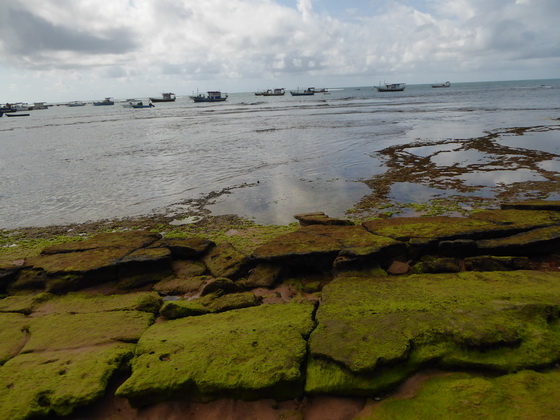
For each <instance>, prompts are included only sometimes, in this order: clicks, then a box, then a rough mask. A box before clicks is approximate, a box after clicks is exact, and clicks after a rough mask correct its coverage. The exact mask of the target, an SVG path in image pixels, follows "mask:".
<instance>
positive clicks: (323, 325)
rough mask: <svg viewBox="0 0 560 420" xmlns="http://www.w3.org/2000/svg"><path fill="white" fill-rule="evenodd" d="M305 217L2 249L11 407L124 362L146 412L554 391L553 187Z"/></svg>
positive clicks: (558, 280) (41, 413)
mask: <svg viewBox="0 0 560 420" xmlns="http://www.w3.org/2000/svg"><path fill="white" fill-rule="evenodd" d="M298 220H300V221H301V226H299V227H298V226H295V225H292V226H289V227H278V228H275V227H266V228H263V232H260V233H259V231H258V227H255V226H253V225H251V226H245V227H244V226H237V227H236V228H235V229H228V230H227V234H222V235H215V234H213V235H209V236H208V237H203V235H201V234H200V232H198V233H197V234H196V235H195V234H192V235H188V234H187V235H183V236H181V235H178V234H177V232H175V233H173V234H161V233H154V232H152V231H146V230H141V229H138V230H129V231H126V232H114V233H103V234H101V235H97V236H92V237H88V238H82V239H81V240H76V239H75V238H68V240H67V241H64V240H62V239H61V238H60V237H57V239H56V243H55V244H54V245H53V244H52V243H51V244H50V245H49V246H48V247H45V248H44V249H43V250H42V252H31V253H30V252H28V251H26V250H24V249H22V255H21V257H22V258H18V256H17V255H16V254H14V247H11V248H9V249H8V248H0V257H2V256H3V257H2V258H0V261H2V263H1V264H0V294H2V298H1V299H0V388H1V389H3V390H4V392H2V393H0V419H1V420H4V419H27V418H40V417H50V418H54V417H57V416H59V417H60V416H62V417H64V416H68V415H70V414H71V413H73V412H75V410H77V409H79V408H83V407H86V408H87V407H92V406H93V405H95V404H97V403H98V401H99V400H100V399H101V397H102V396H103V395H104V394H106V393H108V392H109V390H110V389H111V388H110V387H109V383H110V380H111V378H112V377H114V376H115V375H117V374H119V375H122V374H124V375H125V376H126V378H124V379H125V380H124V381H123V383H122V384H121V385H120V387H119V388H118V390H117V391H116V393H115V395H116V396H114V397H113V398H115V399H120V400H124V401H128V403H129V404H130V405H129V410H133V411H134V410H136V412H140V411H142V410H143V408H141V407H144V406H147V405H153V404H161V403H164V402H166V401H177V400H181V401H187V400H197V401H209V400H213V399H217V398H224V397H229V398H235V399H242V400H260V399H263V398H267V399H270V398H271V399H274V400H279V401H280V400H286V399H298V400H300V401H303V400H304V399H306V398H307V399H309V398H315V396H320V395H325V394H328V395H333V396H352V397H360V398H364V400H363V401H364V402H365V399H366V398H373V397H376V398H377V399H381V400H382V401H381V403H375V402H373V403H371V404H368V405H367V406H366V407H365V408H364V410H363V411H362V413H361V414H359V415H358V414H357V413H356V417H355V418H356V419H358V418H359V419H369V418H371V419H373V418H388V417H390V418H418V417H414V416H411V415H410V413H415V412H418V413H427V414H426V416H427V417H429V416H430V415H432V416H440V417H442V418H443V417H445V418H472V416H474V415H475V414H476V416H482V415H484V416H486V417H490V418H492V415H489V414H488V413H495V414H496V415H495V416H494V417H495V418H500V416H501V414H503V413H505V414H504V415H506V417H507V413H509V412H508V411H507V409H505V411H504V408H500V407H498V405H499V404H501V405H502V407H503V406H504V405H507V404H506V403H504V401H505V400H504V398H505V399H506V400H508V401H509V400H511V399H515V406H516V409H518V410H519V412H520V413H528V414H527V415H528V416H529V417H530V418H549V414H550V413H555V412H558V410H560V403H559V402H558V401H560V391H559V389H560V387H558V386H557V383H558V373H557V370H556V369H555V366H556V364H557V363H558V362H559V361H560V350H559V349H560V271H559V268H558V262H559V259H560V255H559V254H560V252H559V251H558V250H559V249H560V248H559V247H558V245H559V244H560V203H559V202H550V201H548V202H545V203H543V204H542V205H539V203H537V202H531V203H508V204H506V205H504V209H503V210H491V211H484V212H478V213H476V214H473V215H472V216H470V217H463V218H459V217H433V218H429V217H428V218H426V217H423V218H395V219H387V220H373V221H369V222H365V223H363V224H359V225H357V224H352V223H350V222H348V221H345V220H336V219H333V218H330V217H328V216H326V215H322V214H321V213H313V214H310V215H298ZM265 232H266V233H265ZM243 238H245V239H246V241H245V242H243V240H242V239H243ZM230 239H231V241H230ZM3 251H6V252H5V253H3ZM6 255H9V258H6ZM434 368H435V369H438V371H437V372H438V374H437V375H435V376H434V377H433V378H432V377H431V376H430V377H429V378H427V379H426V380H425V381H424V380H423V381H420V382H421V384H420V385H418V384H417V386H416V387H415V388H414V394H415V395H417V398H413V399H411V398H409V397H407V398H402V393H403V391H402V388H399V387H405V388H406V387H407V386H409V385H407V384H409V381H412V380H414V378H417V377H418V376H419V375H420V376H422V375H426V373H425V372H430V370H431V369H434ZM127 372H128V373H127ZM449 372H459V373H449ZM461 372H464V373H461ZM529 389H534V390H535V391H534V392H537V393H539V394H538V395H537V396H535V395H531V394H529V391H528V390H529ZM434 390H437V392H436V391H434ZM481 390H484V396H482V395H483V394H482V393H481V392H482V391H481ZM111 392H114V391H111ZM475 397H476V398H475ZM471 400H472V401H474V400H476V403H473V404H467V403H465V401H471ZM535 401H537V402H538V401H543V403H542V404H537V403H535ZM544 402H546V403H544ZM134 407H135V408H134ZM430 407H431V408H430ZM426 410H428V411H426ZM429 410H432V411H429ZM493 410H495V411H493ZM296 411H297V410H296ZM92 418H93V417H92Z"/></svg>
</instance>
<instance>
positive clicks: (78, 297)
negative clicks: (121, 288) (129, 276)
mask: <svg viewBox="0 0 560 420" xmlns="http://www.w3.org/2000/svg"><path fill="white" fill-rule="evenodd" d="M45 295H46V296H50V298H49V299H42V302H40V303H35V304H34V306H33V312H34V315H46V314H54V313H71V314H87V313H93V312H110V311H142V312H150V313H153V314H157V313H158V312H159V308H160V306H161V298H160V297H159V296H158V294H157V293H154V292H137V293H127V294H121V295H110V296H103V295H90V294H85V293H79V292H76V293H69V294H67V295H64V296H57V295H47V294H45ZM35 300H37V298H35ZM0 302H1V301H0Z"/></svg>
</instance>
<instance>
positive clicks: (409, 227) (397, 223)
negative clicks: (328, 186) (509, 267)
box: [364, 216, 520, 241]
mask: <svg viewBox="0 0 560 420" xmlns="http://www.w3.org/2000/svg"><path fill="white" fill-rule="evenodd" d="M364 227H365V228H366V229H367V230H369V231H370V232H372V233H375V234H376V235H381V236H388V237H390V238H393V239H396V240H399V241H408V240H410V239H412V238H427V239H431V240H439V241H442V240H455V239H479V238H492V237H497V236H504V235H508V234H512V233H517V232H519V231H520V230H519V229H518V228H515V227H512V226H507V225H499V224H496V223H494V222H491V221H486V220H480V219H474V218H465V217H447V216H436V217H399V218H394V219H382V220H372V221H370V222H366V223H364Z"/></svg>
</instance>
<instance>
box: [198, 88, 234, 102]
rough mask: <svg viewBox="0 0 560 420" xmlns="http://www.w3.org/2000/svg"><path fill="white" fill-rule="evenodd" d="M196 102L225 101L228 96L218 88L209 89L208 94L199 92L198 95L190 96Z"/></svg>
mask: <svg viewBox="0 0 560 420" xmlns="http://www.w3.org/2000/svg"><path fill="white" fill-rule="evenodd" d="M189 98H191V99H192V100H193V101H195V102H223V101H225V100H226V99H227V98H228V96H227V94H224V95H222V92H220V91H217V90H212V91H208V94H207V95H203V94H202V93H199V94H197V95H193V96H189Z"/></svg>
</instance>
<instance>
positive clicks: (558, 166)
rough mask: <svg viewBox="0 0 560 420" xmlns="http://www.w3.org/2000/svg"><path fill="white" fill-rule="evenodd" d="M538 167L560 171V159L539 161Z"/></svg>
mask: <svg viewBox="0 0 560 420" xmlns="http://www.w3.org/2000/svg"><path fill="white" fill-rule="evenodd" d="M538 167H539V168H541V169H543V170H545V171H551V172H560V159H559V160H555V159H552V160H545V161H542V162H539V163H538Z"/></svg>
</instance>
